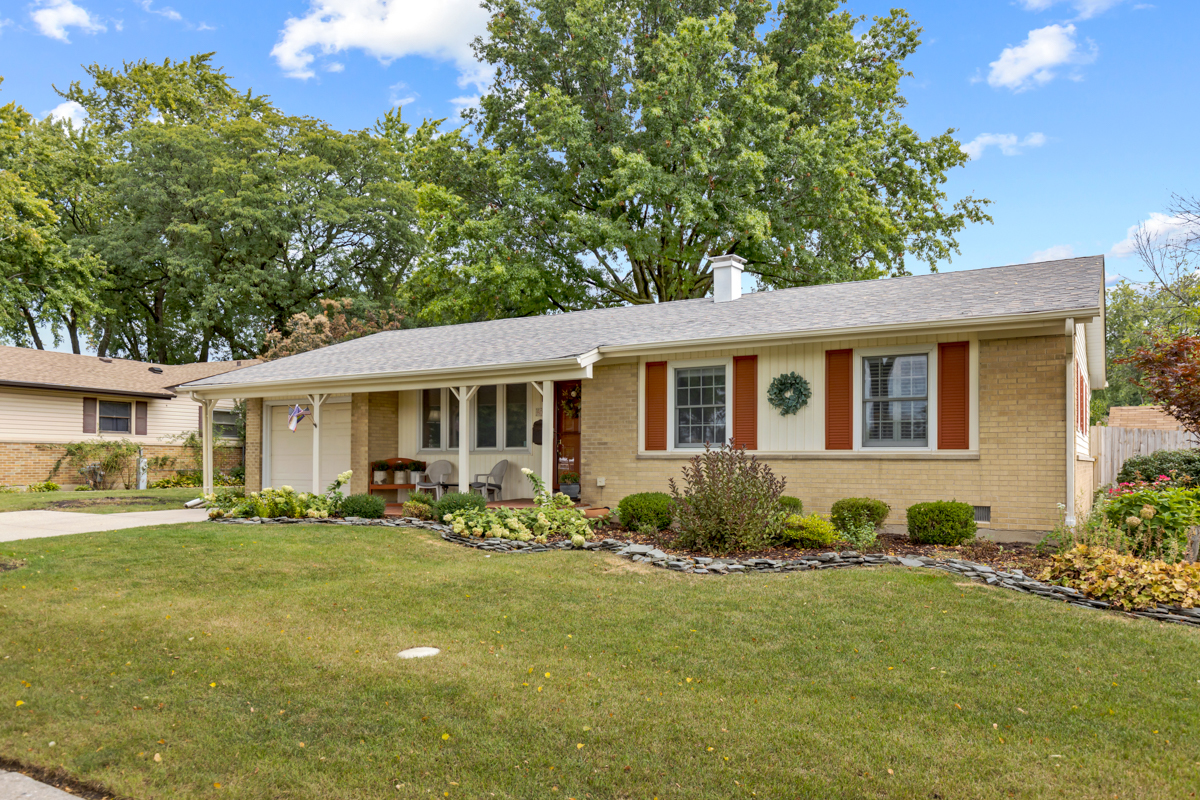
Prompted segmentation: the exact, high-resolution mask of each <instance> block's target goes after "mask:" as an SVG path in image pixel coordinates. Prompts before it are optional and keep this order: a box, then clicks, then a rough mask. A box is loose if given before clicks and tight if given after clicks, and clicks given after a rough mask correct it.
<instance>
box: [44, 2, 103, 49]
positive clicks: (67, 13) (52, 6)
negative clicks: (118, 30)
mask: <svg viewBox="0 0 1200 800" xmlns="http://www.w3.org/2000/svg"><path fill="white" fill-rule="evenodd" d="M29 18H30V19H32V20H33V23H34V24H35V25H37V27H38V30H39V31H41V33H42V35H43V36H49V37H50V38H52V39H58V40H59V41H62V42H69V41H71V40H70V39H68V38H67V28H79V29H81V30H83V31H84V32H85V33H100V32H101V31H103V30H105V27H104V26H103V25H101V24H100V23H99V22H98V21H97V20H96V18H95V17H93V16H92V15H91V13H89V12H88V10H87V9H86V8H83V7H82V6H77V5H75V4H74V3H72V2H71V0H38V4H37V9H36V10H34V11H31V12H29Z"/></svg>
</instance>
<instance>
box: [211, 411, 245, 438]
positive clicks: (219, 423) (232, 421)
mask: <svg viewBox="0 0 1200 800" xmlns="http://www.w3.org/2000/svg"><path fill="white" fill-rule="evenodd" d="M213 432H214V433H215V434H216V435H217V436H219V437H220V438H222V439H237V438H240V437H239V436H238V415H237V412H236V411H213Z"/></svg>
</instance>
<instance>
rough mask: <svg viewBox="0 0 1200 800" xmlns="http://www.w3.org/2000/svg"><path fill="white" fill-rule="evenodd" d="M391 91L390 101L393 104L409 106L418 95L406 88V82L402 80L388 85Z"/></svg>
mask: <svg viewBox="0 0 1200 800" xmlns="http://www.w3.org/2000/svg"><path fill="white" fill-rule="evenodd" d="M388 89H389V90H390V91H391V101H392V105H393V106H410V105H412V104H413V103H415V102H416V101H417V98H418V97H420V95H418V94H417V93H416V92H414V91H412V90H411V89H409V88H408V84H407V83H405V82H404V81H400V83H394V84H392V85H391V86H389V87H388Z"/></svg>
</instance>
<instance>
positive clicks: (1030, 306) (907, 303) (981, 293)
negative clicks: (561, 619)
mask: <svg viewBox="0 0 1200 800" xmlns="http://www.w3.org/2000/svg"><path fill="white" fill-rule="evenodd" d="M1103 286H1104V257H1103V256H1089V257H1086V258H1072V259H1066V260H1062V261H1045V262H1041V263H1037V264H1018V265H1014V266H1006V267H991V268H988V269H977V270H963V271H960V272H941V273H936V274H931V275H914V276H911V277H905V278H888V279H884V280H877V281H857V282H851V283H836V284H825V285H821V286H806V287H801V288H797V289H780V290H777V291H773V292H759V293H756V294H748V295H743V296H742V297H741V298H740V299H738V300H734V301H731V302H726V303H714V302H713V300H712V299H711V298H704V299H699V300H678V301H675V302H670V303H659V304H656V305H640V306H623V307H620V308H604V309H595V310H591V311H576V312H572V313H569V314H554V315H549V316H543V317H525V318H521V319H501V320H493V321H489V322H473V323H467V324H463V325H447V326H444V327H438V328H415V329H409V330H400V331H387V332H384V333H378V334H375V335H373V336H368V337H365V338H362V339H356V340H354V341H351V342H343V343H342V344H337V345H333V346H330V347H326V348H322V349H320V350H313V351H310V352H307V353H300V354H299V355H295V356H290V357H288V358H283V359H280V360H278V361H272V362H268V363H265V364H259V365H257V366H252V367H247V368H245V369H241V370H237V371H235V372H232V373H226V374H224V375H215V376H213V377H210V378H205V379H203V380H199V381H195V382H193V383H190V384H187V386H186V387H185V388H197V389H198V388H202V387H216V386H224V385H232V384H236V385H242V384H253V383H270V382H276V381H288V380H295V379H305V378H330V377H341V376H353V375H371V374H391V373H402V372H410V371H427V370H452V369H469V368H472V367H485V366H491V365H499V364H522V363H530V362H538V361H549V360H553V359H565V358H572V357H575V356H579V355H582V354H584V353H587V352H589V351H591V350H593V349H595V348H597V347H616V346H636V345H653V344H657V343H675V342H684V341H689V340H694V339H717V338H729V339H736V338H738V337H750V336H753V337H762V336H770V335H779V336H786V335H789V334H800V335H802V334H804V333H806V332H816V331H833V332H836V331H837V329H839V328H846V329H850V328H861V327H864V326H890V325H904V324H921V323H937V322H945V321H949V320H963V321H977V320H980V319H986V318H988V317H1001V316H1010V315H1020V314H1039V313H1056V312H1070V311H1078V310H1085V309H1095V308H1098V307H1099V306H1100V305H1101V303H1102V297H1103ZM1064 316H1068V314H1066V313H1064Z"/></svg>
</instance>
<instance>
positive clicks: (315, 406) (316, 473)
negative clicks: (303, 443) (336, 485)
mask: <svg viewBox="0 0 1200 800" xmlns="http://www.w3.org/2000/svg"><path fill="white" fill-rule="evenodd" d="M327 397H329V395H327V394H310V395H309V396H308V402H309V405H311V406H312V423H313V439H312V456H313V465H312V493H313V494H321V493H322V490H323V489H324V488H325V487H324V486H322V485H321V404H322V403H324V402H325V398H327Z"/></svg>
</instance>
